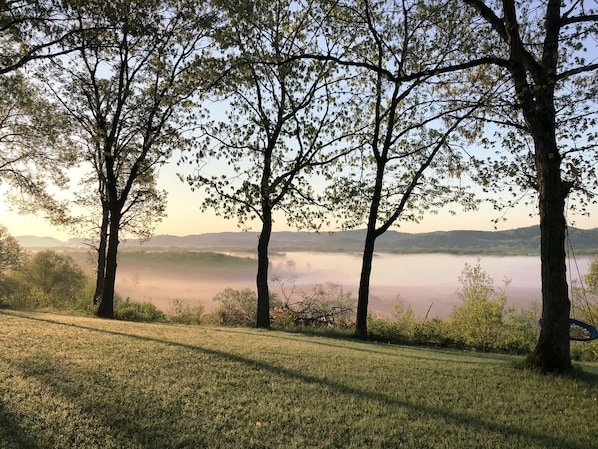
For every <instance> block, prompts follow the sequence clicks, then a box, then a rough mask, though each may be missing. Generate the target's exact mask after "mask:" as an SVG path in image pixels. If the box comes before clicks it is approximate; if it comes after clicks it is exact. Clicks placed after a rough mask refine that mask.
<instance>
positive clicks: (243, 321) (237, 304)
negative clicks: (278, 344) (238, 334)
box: [208, 288, 257, 326]
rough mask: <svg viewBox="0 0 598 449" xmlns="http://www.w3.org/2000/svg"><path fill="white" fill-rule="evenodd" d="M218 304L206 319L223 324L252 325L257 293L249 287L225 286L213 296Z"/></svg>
mask: <svg viewBox="0 0 598 449" xmlns="http://www.w3.org/2000/svg"><path fill="white" fill-rule="evenodd" d="M214 301H216V302H219V303H220V306H219V307H218V308H217V309H216V310H215V311H214V312H212V313H211V314H210V317H209V319H208V321H210V322H212V323H214V324H220V325H225V326H254V325H255V323H256V320H257V294H256V293H255V292H254V291H253V290H251V289H250V288H245V289H243V290H235V289H232V288H225V289H224V290H222V291H221V292H219V293H217V294H216V296H214Z"/></svg>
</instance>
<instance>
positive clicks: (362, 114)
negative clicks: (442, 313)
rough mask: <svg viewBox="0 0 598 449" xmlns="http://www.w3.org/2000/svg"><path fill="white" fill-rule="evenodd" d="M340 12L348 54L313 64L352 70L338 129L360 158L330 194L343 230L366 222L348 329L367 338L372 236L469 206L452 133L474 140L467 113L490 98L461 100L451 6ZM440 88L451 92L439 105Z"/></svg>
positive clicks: (355, 7) (456, 18) (404, 4)
mask: <svg viewBox="0 0 598 449" xmlns="http://www.w3.org/2000/svg"><path fill="white" fill-rule="evenodd" d="M337 9H338V12H337V13H336V15H335V17H336V20H337V21H338V22H337V24H336V26H337V27H338V28H337V30H336V31H333V32H334V33H336V34H341V33H342V34H343V36H345V37H346V39H348V41H347V43H346V45H345V46H344V47H343V48H350V51H349V52H348V54H346V55H344V56H338V55H333V54H328V55H322V56H320V57H319V58H326V59H328V60H332V61H334V62H336V63H337V64H339V65H341V66H345V67H347V68H348V69H350V70H351V71H352V73H353V78H352V79H353V85H352V88H353V89H354V90H356V91H357V92H358V93H359V94H358V98H359V101H357V102H356V103H355V109H354V110H353V111H352V113H351V114H349V115H347V118H346V120H344V122H343V125H344V126H345V127H347V128H351V129H354V128H357V129H358V130H359V131H357V132H355V133H354V135H353V136H352V139H354V140H355V141H356V142H359V144H360V152H359V153H357V157H355V158H353V159H352V160H351V161H350V163H351V167H350V168H349V169H347V167H339V172H341V171H343V170H344V171H343V173H341V174H340V175H339V176H338V177H335V179H334V182H333V187H332V189H331V191H330V194H331V198H332V200H333V203H334V207H336V208H337V209H340V210H341V211H342V217H341V218H342V220H343V225H344V226H345V227H355V226H361V225H362V224H363V223H364V222H365V223H366V237H365V242H364V251H363V260H362V268H361V275H360V282H359V293H358V303H357V319H356V329H355V331H356V334H357V335H360V336H365V335H366V334H367V318H368V302H369V288H370V277H371V272H372V264H373V259H374V250H375V242H376V239H377V238H378V237H380V236H381V235H382V234H384V233H385V232H386V231H387V230H388V229H389V228H390V227H391V226H393V225H394V224H396V223H398V222H399V221H400V220H412V221H418V220H420V219H421V218H422V217H423V213H424V211H426V210H432V211H433V210H435V209H436V208H440V207H442V206H443V205H444V204H446V203H448V202H451V201H454V202H461V203H462V204H463V205H464V207H465V208H468V207H473V206H474V204H475V202H474V200H473V197H472V196H471V194H469V193H468V192H467V191H466V190H465V189H463V188H462V186H461V184H460V182H459V179H458V178H459V176H460V173H461V171H463V170H464V168H463V167H464V164H463V163H462V156H461V155H460V153H459V152H458V151H457V146H456V145H455V141H456V136H457V134H458V133H457V131H458V130H459V131H461V135H462V136H463V135H465V136H466V137H468V138H471V137H472V136H474V135H475V134H476V129H475V125H473V124H472V120H471V114H472V112H473V111H474V110H475V109H476V108H478V107H479V105H480V104H481V101H482V100H481V99H482V98H484V95H487V94H485V93H484V92H482V94H481V95H480V97H481V98H480V99H476V98H475V96H471V98H460V94H461V93H462V90H460V89H462V86H459V84H461V85H462V84H463V83H464V81H463V79H459V80H456V79H455V76H454V75H452V72H457V71H460V70H464V69H465V68H466V67H464V66H462V65H461V64H460V61H459V60H457V59H454V56H453V55H455V54H457V55H460V54H461V52H462V51H463V49H464V48H467V47H468V46H469V43H468V39H467V37H466V36H462V37H461V39H458V38H457V37H456V36H457V35H456V33H455V32H454V30H455V29H456V28H457V26H458V25H459V24H460V23H461V19H462V18H463V17H462V15H460V13H459V11H458V10H451V9H450V5H449V4H447V5H444V6H435V5H434V4H427V3H426V2H410V1H394V2H388V1H370V0H358V1H355V2H347V3H342V4H341V6H340V7H338V8H337ZM431 36H433V37H434V39H430V37H431ZM309 57H314V56H309ZM457 86H459V87H457ZM441 91H448V92H450V95H448V94H447V95H445V97H444V100H443V101H440V94H439V93H440V92H441ZM343 162H344V161H343ZM347 172H348V174H347ZM451 180H452V181H453V182H452V181H451ZM455 180H456V181H457V182H454V181H455Z"/></svg>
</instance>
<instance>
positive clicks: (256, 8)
mask: <svg viewBox="0 0 598 449" xmlns="http://www.w3.org/2000/svg"><path fill="white" fill-rule="evenodd" d="M223 8H224V10H225V11H226V14H227V17H228V18H227V21H226V23H225V28H224V29H223V30H222V32H221V33H220V45H221V49H220V52H221V53H222V54H223V55H226V56H228V58H226V59H225V60H224V61H222V62H221V63H224V64H227V65H228V69H226V71H225V74H226V76H223V77H222V79H221V80H220V83H219V86H220V87H219V89H220V95H221V97H222V98H223V99H224V101H225V102H226V112H225V114H226V119H225V120H222V121H216V122H215V123H212V124H210V125H209V126H206V127H205V128H206V129H205V131H206V136H207V138H206V140H205V145H204V147H203V149H202V150H201V151H200V152H198V153H197V163H198V164H199V165H200V166H202V169H201V170H200V171H199V172H198V173H195V174H193V175H190V176H188V177H187V181H188V182H189V183H190V184H191V185H192V186H194V187H199V186H202V187H204V188H205V189H206V190H207V192H208V197H207V198H206V200H205V201H204V203H203V207H204V208H214V209H215V210H216V211H217V212H218V213H221V214H222V215H223V216H224V217H226V218H233V217H236V218H237V219H238V220H239V222H240V223H241V224H244V223H247V222H248V221H250V220H252V219H256V218H257V219H258V220H259V221H260V223H261V231H260V235H259V240H258V245H257V253H258V270H257V276H256V284H257V295H258V298H257V301H258V307H257V326H258V327H263V328H268V327H270V294H269V287H268V264H269V262H268V246H269V242H270V236H271V234H272V229H273V224H274V213H275V212H276V211H283V212H284V213H285V214H286V217H287V220H288V221H289V222H290V223H293V224H296V225H304V226H306V227H317V224H315V223H314V221H313V220H314V219H315V218H317V214H318V211H317V204H316V194H315V189H314V184H315V183H314V180H315V179H316V178H317V177H318V176H322V175H321V171H322V170H323V169H324V167H326V165H327V164H328V163H329V162H330V161H331V160H334V159H335V158H337V157H340V153H337V152H336V151H334V150H333V148H334V145H335V143H337V142H339V136H338V135H335V134H334V132H335V130H334V127H333V126H334V123H335V122H336V121H337V120H338V117H339V114H340V113H341V112H342V111H341V110H340V109H339V108H338V106H337V105H334V101H335V99H336V98H335V92H334V89H335V86H336V84H335V82H334V81H333V78H332V72H331V67H330V64H328V63H326V62H318V61H313V60H312V61H306V60H301V59H295V60H292V58H291V56H292V55H294V54H296V53H297V52H301V51H303V52H307V51H308V50H306V49H307V48H308V47H309V46H317V44H318V42H317V41H316V40H315V38H314V29H315V28H314V27H316V28H317V23H318V22H317V20H315V19H314V17H312V14H313V8H312V6H311V4H305V5H299V4H297V3H295V2H291V1H287V0H276V1H273V2H257V3H256V2H241V3H240V4H238V3H234V4H233V3H226V4H224V5H223ZM206 159H207V160H209V159H215V160H224V161H226V162H227V164H228V166H230V167H231V170H230V171H229V172H225V173H224V174H222V175H220V174H219V175H214V174H213V171H212V172H211V173H209V172H208V171H209V170H211V169H212V167H211V166H210V164H209V163H206ZM314 213H315V215H314Z"/></svg>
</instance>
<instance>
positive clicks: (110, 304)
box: [97, 213, 120, 318]
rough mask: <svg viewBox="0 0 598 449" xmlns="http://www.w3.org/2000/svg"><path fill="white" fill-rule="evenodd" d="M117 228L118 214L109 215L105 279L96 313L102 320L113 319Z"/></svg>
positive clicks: (118, 222) (118, 223) (118, 225)
mask: <svg viewBox="0 0 598 449" xmlns="http://www.w3.org/2000/svg"><path fill="white" fill-rule="evenodd" d="M119 227H120V215H119V213H112V214H110V232H109V234H108V251H107V252H106V278H105V283H104V291H103V293H102V300H101V301H100V306H99V308H98V313H97V314H98V316H99V317H102V318H114V288H115V284H116V267H117V256H118V244H119V241H118V238H119V237H118V234H119Z"/></svg>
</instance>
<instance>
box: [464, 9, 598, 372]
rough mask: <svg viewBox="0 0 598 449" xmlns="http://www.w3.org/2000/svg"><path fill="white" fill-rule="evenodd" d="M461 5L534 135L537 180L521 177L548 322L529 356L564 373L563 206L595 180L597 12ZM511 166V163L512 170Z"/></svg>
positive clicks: (539, 364)
mask: <svg viewBox="0 0 598 449" xmlns="http://www.w3.org/2000/svg"><path fill="white" fill-rule="evenodd" d="M463 3H464V4H466V5H469V6H470V7H471V8H473V10H475V11H476V12H477V14H478V15H479V17H480V18H482V19H483V20H484V21H485V23H486V25H487V26H486V27H482V28H480V29H479V31H478V33H479V34H480V35H488V34H492V35H493V36H495V41H494V43H495V46H494V47H482V48H481V49H480V51H481V52H483V53H484V54H491V53H494V55H493V57H494V58H495V60H496V63H497V64H499V65H500V66H502V67H504V68H506V69H507V71H508V74H509V77H510V80H511V83H512V88H513V90H512V95H513V97H514V107H515V108H516V110H517V111H520V113H521V116H522V117H523V120H524V124H523V125H522V126H520V127H519V129H520V131H522V132H523V133H525V134H527V136H529V138H530V139H531V148H532V151H530V152H529V153H528V157H527V158H524V157H521V159H524V160H525V161H526V162H527V163H528V164H532V165H533V167H534V169H535V170H534V173H533V174H532V175H531V179H530V176H527V177H525V176H524V177H523V179H524V180H525V181H527V183H528V186H529V182H530V180H531V183H532V184H533V186H534V188H535V190H536V191H537V195H538V211H539V216H540V233H541V265H542V268H541V271H542V317H543V325H542V329H541V332H540V337H539V340H538V344H537V345H536V348H535V349H534V351H533V353H532V354H531V356H530V357H529V359H528V362H529V364H530V366H532V367H535V368H538V369H540V370H541V371H543V372H566V371H569V370H570V369H571V355H570V345H569V312H570V301H569V296H568V286H567V279H566V263H565V262H566V261H565V257H566V253H565V230H566V226H567V223H566V217H565V211H566V200H567V198H568V196H569V194H570V193H571V192H572V191H573V190H575V189H578V190H579V191H583V187H582V184H583V182H582V181H583V179H584V178H585V177H588V178H589V179H591V182H592V183H593V184H594V185H595V184H596V176H595V157H593V156H592V155H590V156H588V157H585V156H584V151H586V152H587V150H592V149H595V144H594V143H593V142H594V140H595V137H596V136H595V134H596V132H595V123H596V108H595V98H596V70H597V69H598V63H596V61H595V60H594V61H587V60H586V57H585V55H584V51H585V50H586V49H587V48H588V46H589V45H591V43H590V42H589V41H588V39H590V38H591V37H593V36H595V34H596V30H597V26H598V14H596V10H594V9H591V8H586V6H585V2H583V1H571V2H561V1H558V0H547V1H545V2H516V1H515V0H501V1H497V2H487V1H483V0H463ZM503 123H504V121H503ZM512 123H513V122H511V124H512ZM521 147H522V145H518V146H517V149H521ZM586 154H587V153H586ZM503 167H504V165H503ZM513 168H514V167H513V165H508V166H507V169H508V171H509V172H510V174H512V172H513V171H514V170H513ZM515 172H516V170H515ZM500 173H503V171H501V172H500ZM520 179H522V178H520ZM525 181H522V182H525ZM591 190H592V189H589V190H585V193H586V194H590V195H591Z"/></svg>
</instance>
